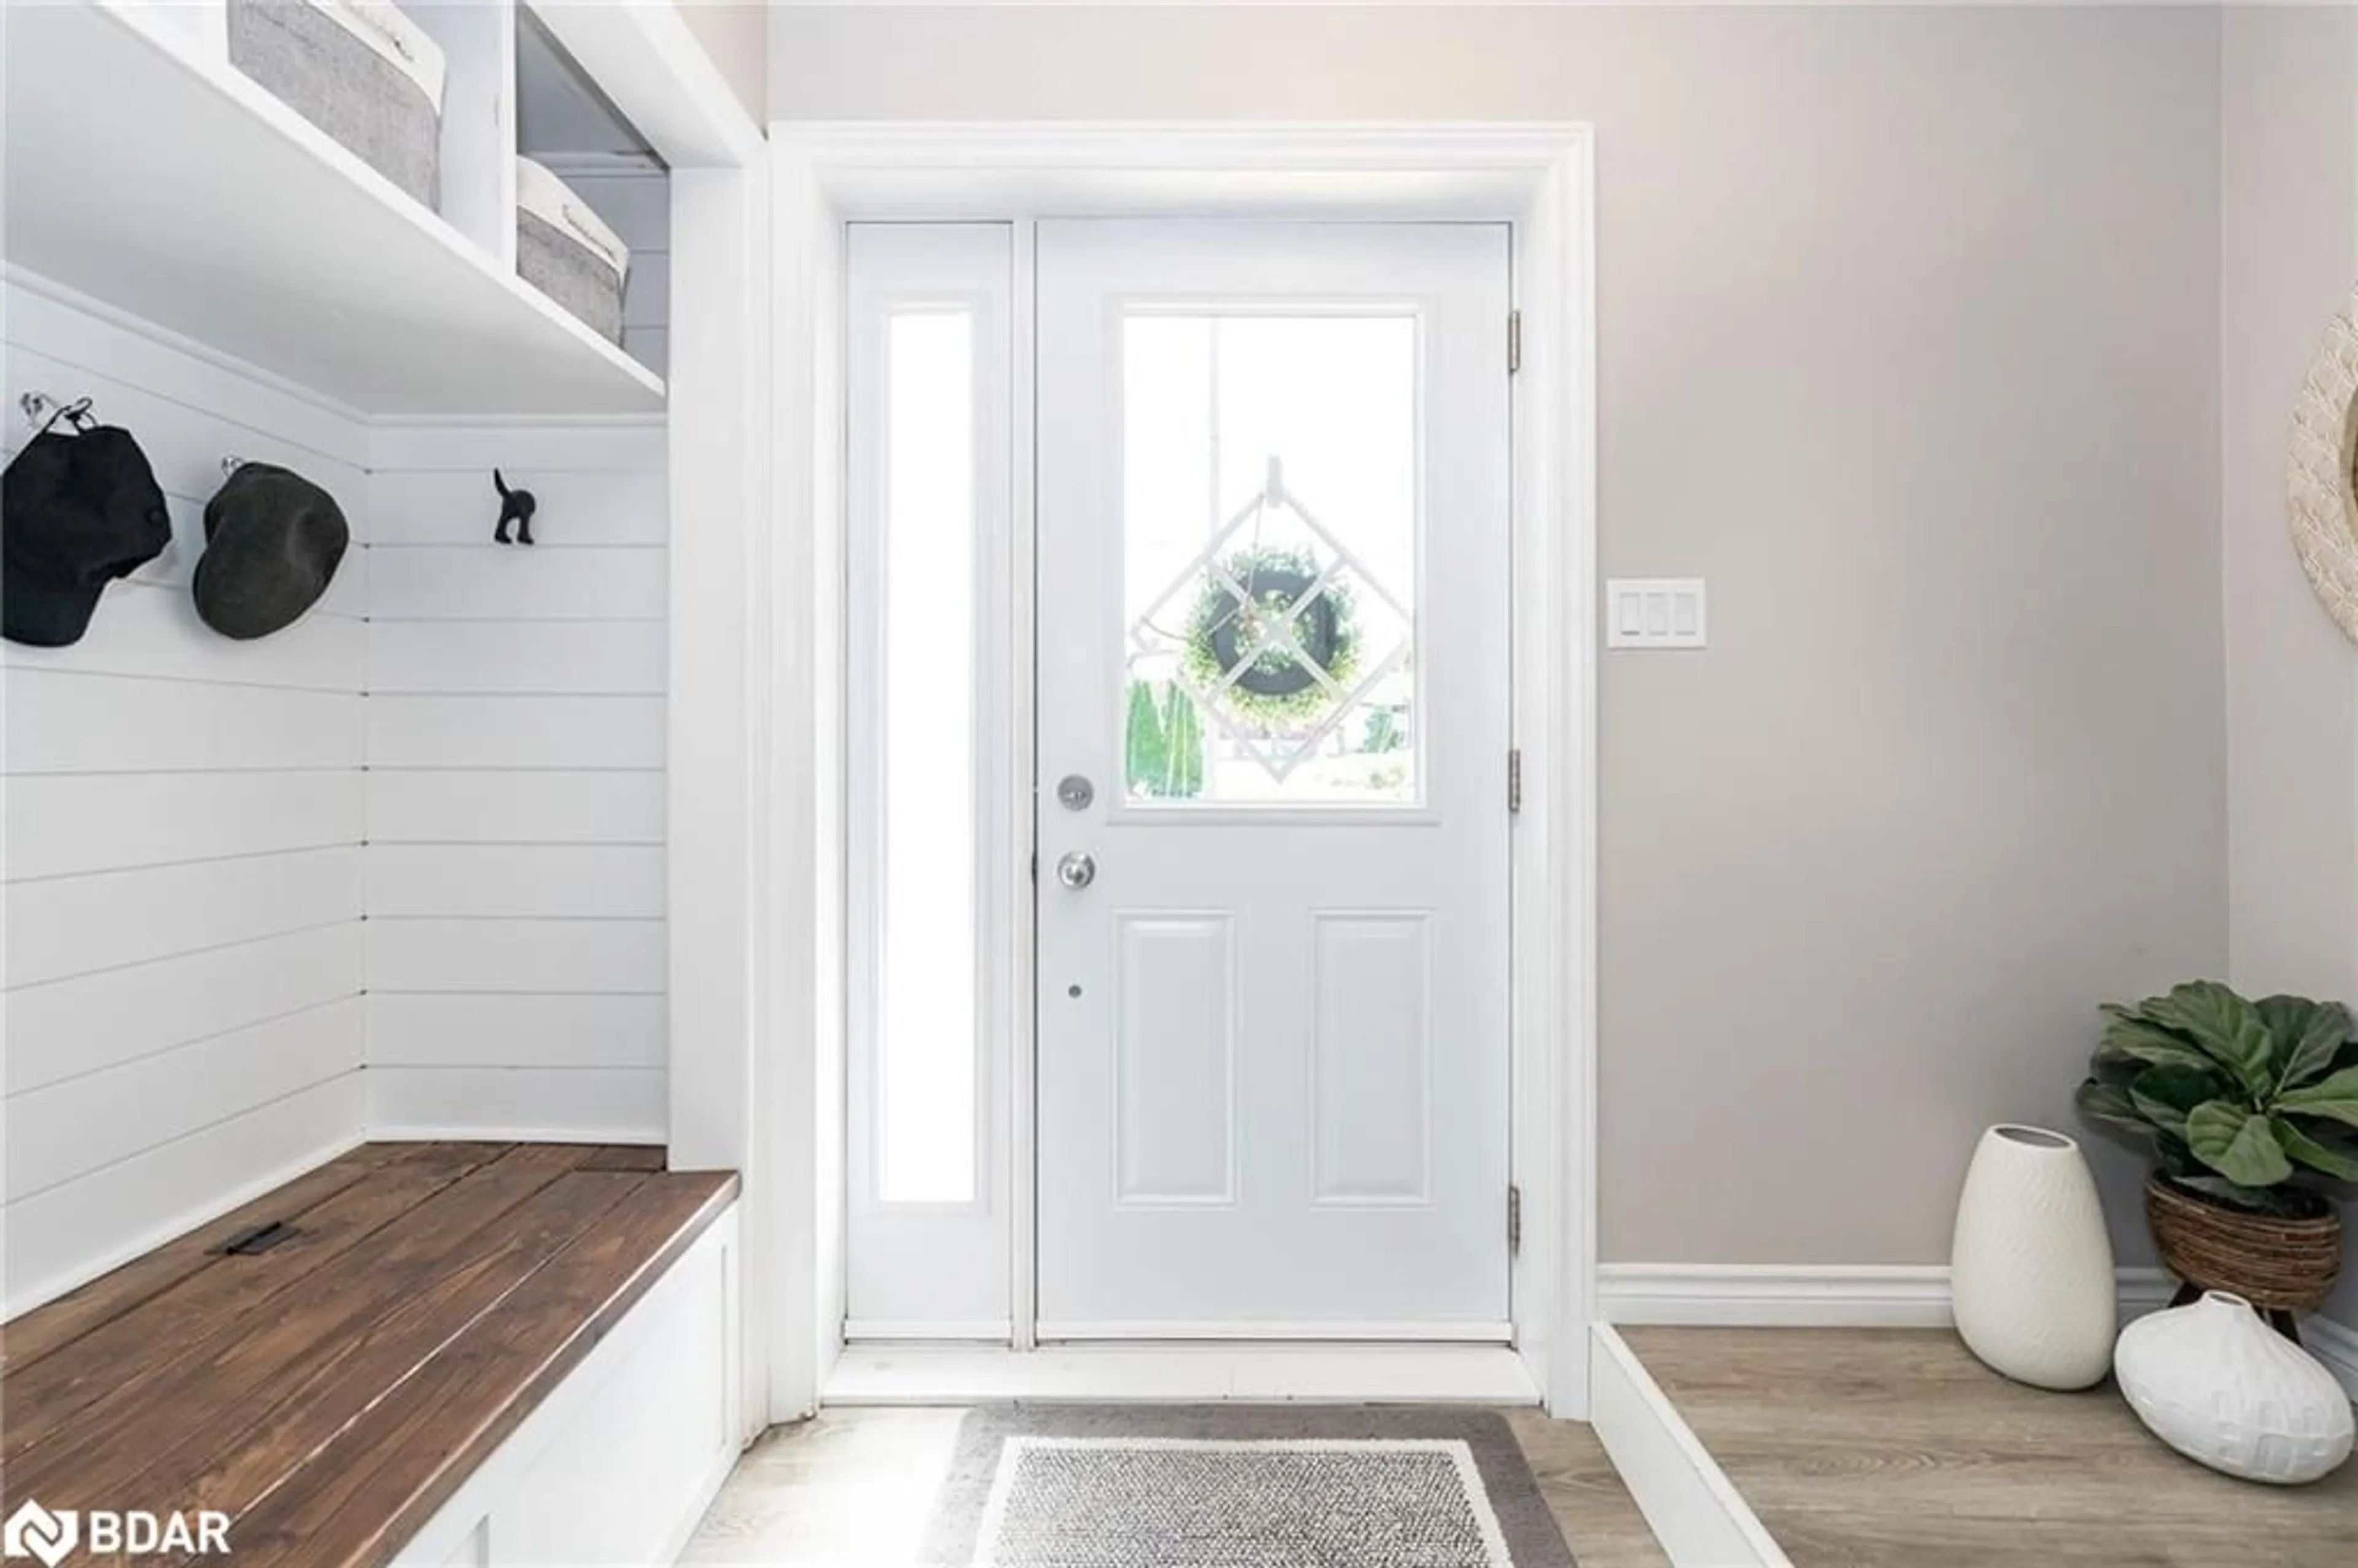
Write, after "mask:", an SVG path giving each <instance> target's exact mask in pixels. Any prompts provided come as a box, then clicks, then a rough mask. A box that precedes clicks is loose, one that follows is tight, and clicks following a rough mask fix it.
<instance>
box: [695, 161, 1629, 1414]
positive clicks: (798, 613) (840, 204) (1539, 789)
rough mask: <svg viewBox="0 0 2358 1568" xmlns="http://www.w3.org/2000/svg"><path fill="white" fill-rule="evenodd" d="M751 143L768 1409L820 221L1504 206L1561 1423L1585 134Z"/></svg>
mask: <svg viewBox="0 0 2358 1568" xmlns="http://www.w3.org/2000/svg"><path fill="white" fill-rule="evenodd" d="M770 141H771V163H772V170H773V183H772V189H771V194H772V203H771V215H772V221H773V234H772V239H773V244H772V255H773V260H774V265H775V269H776V289H775V294H774V296H773V310H774V316H773V319H774V322H775V340H774V346H775V350H776V354H775V359H774V365H775V384H774V395H773V404H772V409H773V417H774V419H775V422H776V423H775V436H774V440H773V451H774V454H775V459H776V470H775V472H776V479H777V484H776V503H775V514H774V519H773V528H772V532H771V538H772V540H773V545H774V551H773V559H772V562H771V568H772V570H771V575H770V577H769V579H768V580H767V581H766V583H763V584H760V585H758V586H757V588H756V590H755V596H756V598H757V600H767V601H768V602H767V605H766V608H767V610H768V611H769V613H768V614H767V615H764V616H763V617H762V618H761V619H762V621H763V622H765V623H766V624H768V625H771V626H774V628H775V629H776V635H775V639H774V643H773V647H772V649H771V651H770V654H769V660H768V663H767V664H766V665H764V666H763V668H762V669H761V670H760V671H759V676H760V679H759V680H758V681H756V682H754V683H752V684H753V688H754V689H756V690H759V689H763V687H766V688H767V689H769V690H770V691H771V692H772V693H773V700H772V701H770V702H769V703H767V704H766V705H763V706H761V707H757V708H752V709H751V710H749V711H747V712H746V713H745V714H744V715H743V718H744V719H746V721H747V722H748V724H749V725H750V728H751V733H752V737H753V742H754V744H755V745H756V747H757V748H763V749H764V750H766V751H767V752H768V753H769V754H770V755H772V756H773V758H774V772H773V773H772V778H773V789H772V791H771V794H770V797H769V799H768V800H767V801H766V802H765V803H764V805H765V806H766V811H765V812H764V813H763V815H765V816H766V817H767V821H766V823H765V824H764V826H765V827H767V828H768V829H769V831H768V832H766V833H762V832H756V833H755V834H753V835H752V842H751V843H750V845H749V849H752V850H753V851H754V852H755V857H756V858H755V861H754V863H753V865H752V875H753V878H754V881H755V885H756V888H757V890H758V892H757V898H758V901H759V903H761V904H762V905H763V911H762V913H763V917H764V918H763V919H762V920H761V921H760V922H759V925H760V926H761V927H762V928H763V929H766V930H767V931H768V932H770V933H772V934H773V940H772V941H771V942H770V943H769V944H768V945H767V948H766V951H764V952H763V954H762V955H761V957H760V961H759V962H757V964H756V966H755V970H754V976H753V986H754V992H755V995H754V998H753V1008H752V1011H753V1014H754V1016H755V1017H756V1018H758V1019H763V1020H764V1021H765V1022H767V1023H768V1024H769V1028H768V1029H767V1030H766V1031H763V1032H761V1033H763V1034H766V1040H765V1042H764V1044H763V1045H762V1046H761V1047H760V1049H762V1050H763V1053H764V1056H765V1061H764V1062H763V1071H762V1072H761V1073H760V1074H758V1075H757V1076H756V1081H757V1082H760V1081H763V1080H764V1079H766V1081H767V1083H768V1085H769V1086H770V1087H769V1088H768V1090H767V1092H766V1093H764V1094H763V1097H762V1102H761V1104H760V1106H759V1107H758V1113H757V1114H756V1116H755V1118H754V1121H755V1129H754V1136H755V1151H754V1158H753V1159H752V1161H751V1162H750V1165H751V1167H752V1169H751V1171H750V1172H749V1177H750V1178H751V1179H752V1181H754V1182H756V1183H758V1184H760V1185H761V1186H763V1187H764V1188H769V1189H771V1190H770V1191H769V1192H768V1193H766V1194H764V1196H766V1197H768V1198H769V1199H770V1201H769V1202H768V1203H767V1204H765V1205H763V1208H764V1209H765V1210H766V1218H767V1226H766V1228H767V1230H768V1234H767V1235H766V1236H765V1237H764V1238H762V1239H763V1242H764V1243H765V1245H762V1246H758V1247H755V1248H752V1249H749V1256H751V1257H752V1258H754V1259H755V1260H756V1267H759V1268H762V1269H763V1270H764V1271H765V1272H766V1274H767V1282H768V1283H769V1285H770V1287H771V1289H770V1291H769V1292H768V1295H769V1300H768V1303H767V1311H768V1313H769V1314H770V1331H771V1336H772V1337H771V1341H770V1355H769V1357H768V1366H769V1374H770V1388H769V1393H770V1401H769V1403H770V1415H771V1417H772V1419H773V1420H780V1421H783V1420H791V1419H794V1418H795V1417H796V1416H799V1415H802V1414H805V1413H807V1412H808V1411H812V1410H814V1409H815V1408H816V1407H817V1398H818V1392H819V1390H820V1389H821V1387H822V1386H823V1385H824V1383H825V1381H826V1378H827V1372H828V1370H829V1368H831V1367H832V1365H833V1362H834V1360H835V1357H836V1356H837V1355H838V1353H839V1351H840V1349H841V1343H842V1342H841V1324H842V1320H843V1294H842V1281H843V1271H842V1258H843V1251H842V1246H843V1228H842V1195H843V1194H842V1176H841V1163H842V1111H843V1098H842V1088H843V1075H842V1064H843V1059H844V1028H843V1019H844V1008H843V974H844V968H843V935H844V913H843V911H844V901H843V894H844V865H845V860H844V849H845V839H844V826H845V825H844V812H843V804H844V803H843V784H842V779H843V765H844V761H845V757H846V748H845V744H844V728H843V697H842V692H843V681H844V675H845V667H844V636H843V633H844V622H843V609H844V606H843V592H844V575H843V571H844V561H845V538H844V517H843V508H842V505H841V495H842V481H841V470H842V466H843V452H844V429H843V418H842V406H841V405H842V398H841V392H840V387H841V382H842V369H843V366H842V353H841V342H842V333H841V312H842V299H843V276H842V246H843V238H842V230H843V225H844V223H845V222H849V221H850V220H853V219H862V218H864V219H884V220H891V219H898V220H946V219H957V218H995V219H1015V220H1021V219H1025V218H1037V217H1044V216H1058V217H1069V216H1081V215H1090V214H1096V215H1105V216H1114V215H1120V216H1126V217H1183V216H1184V217H1236V216H1263V217H1275V216H1286V217H1293V218H1304V217H1310V218H1320V217H1324V218H1335V219H1371V218H1373V219H1394V220H1400V219H1423V220H1432V219H1438V218H1456V219H1487V220H1493V221H1499V220H1503V221H1507V222H1512V223H1513V224H1514V225H1515V259H1514V265H1515V272H1516V280H1515V292H1516V298H1517V301H1518V305H1519V308H1520V310H1521V312H1522V316H1523V335H1522V351H1523V359H1522V369H1521V373H1520V376H1519V377H1518V380H1517V383H1516V392H1515V408H1514V420H1515V423H1514V468H1515V472H1514V496H1515V509H1516V516H1515V527H1514V551H1515V584H1516V586H1515V612H1516V633H1515V641H1516V646H1515V665H1516V675H1515V698H1514V700H1515V733H1516V738H1517V743H1518V744H1519V745H1520V748H1521V750H1522V753H1523V785H1524V796H1523V810H1522V813H1521V815H1520V816H1519V817H1518V818H1517V819H1516V825H1515V829H1514V849H1513V859H1514V867H1515V871H1514V876H1515V892H1514V921H1515V939H1514V940H1515V953H1514V960H1513V973H1514V979H1513V986H1514V997H1513V1001H1512V1009H1513V1011H1512V1016H1513V1019H1514V1029H1515V1041H1514V1063H1515V1110H1514V1118H1515V1125H1514V1129H1513V1133H1514V1141H1515V1179H1516V1181H1517V1183H1518V1184H1519V1185H1520V1187H1521V1190H1522V1194H1523V1247H1522V1250H1521V1253H1520V1256H1519V1258H1518V1259H1517V1260H1516V1265H1515V1282H1514V1293H1515V1316H1516V1325H1517V1336H1518V1342H1519V1345H1520V1348H1521V1350H1522V1353H1523V1355H1524V1357H1525V1359H1526V1361H1527V1363H1528V1364H1529V1365H1530V1367H1531V1375H1532V1378H1533V1380H1534V1381H1535V1382H1536V1383H1538V1385H1539V1386H1540V1388H1541V1390H1543V1392H1544V1395H1545V1399H1546V1403H1547V1406H1548V1409H1549V1410H1550V1411H1552V1412H1553V1413H1554V1414H1556V1415H1558V1416H1562V1417H1566V1418H1572V1419H1585V1417H1586V1415H1587V1412H1588V1380H1589V1379H1588V1355H1587V1351H1588V1346H1589V1341H1590V1336H1589V1332H1588V1330H1589V1325H1590V1323H1591V1322H1592V1321H1593V1320H1594V1318H1595V1302H1596V1290H1595V1268H1596V1264H1595V1256H1596V1239H1595V1238H1596V1223H1595V1209H1596V1126H1595V1076H1596V1027H1595V1019H1596V1007H1595V997H1596V986H1595V977H1596V920H1595V909H1596V883H1595V798H1596V796H1595V775H1596V760H1595V707H1596V704H1595V689H1596V665H1595V651H1594V650H1595V646H1596V639H1595V634H1594V633H1595V602H1596V592H1597V579H1596V479H1595V446H1596V443H1595V429H1596V418H1595V240H1594V222H1595V217H1594V214H1595V208H1594V156H1593V141H1592V135H1591V132H1590V129H1589V127H1587V126H1585V125H1582V124H1509V125H1481V124H1446V125H1404V124H1390V125H1349V124H1339V125H1298V124H1296V125H1286V124H1271V125H1226V126H1217V127H1214V126H1206V125H1201V124H1196V125H1159V124H1135V125H1096V124H1061V125H1044V124H894V125H889V126H888V125H876V124H817V123H795V122H776V123H773V124H772V125H771V127H770ZM1501 330H1504V324H1503V323H1502V324H1501ZM693 522H694V520H693V519H691V518H685V517H683V518H679V519H676V524H677V525H678V526H681V527H687V526H692V525H693ZM763 589H766V591H763ZM754 656H755V657H756V658H759V657H760V656H761V655H760V654H759V652H758V651H757V652H756V654H754ZM715 717H716V718H717V717H719V716H718V715H716V716H715ZM675 1076H677V1075H676V1074H675ZM1503 1221H1504V1217H1503V1216H1501V1222H1502V1223H1503ZM1020 1228H1021V1227H1019V1230H1020ZM764 1254H766V1255H767V1257H766V1262H764V1261H763V1255H764ZM753 1299H756V1300H759V1299H761V1296H760V1295H759V1294H756V1295H755V1296H754V1298H753ZM1559 1352H1561V1353H1559Z"/></svg>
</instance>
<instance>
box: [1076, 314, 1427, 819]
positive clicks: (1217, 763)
mask: <svg viewBox="0 0 2358 1568" xmlns="http://www.w3.org/2000/svg"><path fill="white" fill-rule="evenodd" d="M1418 325H1419V324H1418V321H1417V319H1416V318H1415V316H1413V315H1412V314H1408V313H1405V312H1401V313H1393V314H1346V313H1339V312H1338V313H1325V314H1303V315H1275V314H1249V315H1238V314H1220V315H1216V314H1205V313H1189V312H1186V311H1184V310H1138V311H1133V312H1132V313H1131V314H1130V315H1129V316H1128V317H1127V318H1126V319H1124V321H1123V323H1122V339H1121V347H1122V394H1123V410H1122V425H1123V450H1122V459H1123V463H1122V480H1123V488H1122V546H1123V549H1122V563H1123V572H1122V584H1123V595H1124V605H1123V610H1124V613H1123V618H1122V627H1123V637H1124V643H1125V646H1124V648H1123V650H1122V654H1123V665H1124V669H1125V672H1126V678H1125V679H1124V681H1123V683H1122V697H1121V700H1122V704H1123V708H1122V713H1121V728H1120V734H1121V737H1122V760H1123V770H1122V771H1123V775H1124V781H1125V784H1126V794H1127V799H1128V800H1129V801H1130V804H1132V805H1134V806H1166V807H1184V806H1187V805H1188V804H1190V803H1206V804H1212V805H1222V806H1235V805H1246V806H1251V805H1268V806H1413V805H1415V804H1417V803H1418V802H1419V801H1420V800H1421V799H1422V768H1421V766H1420V761H1421V756H1422V748H1421V743H1420V738H1419V731H1420V729H1421V727H1422V726H1421V723H1420V720H1421V719H1422V700H1421V694H1420V691H1419V680H1418V676H1417V656H1416V655H1417V648H1416V589H1417V578H1418V565H1419V559H1418V557H1419V549H1420V543H1421V541H1420V533H1421V530H1420V528H1419V516H1418V513H1419V506H1418V494H1419V489H1418V466H1419V465H1418V458H1419V453H1418V449H1417V448H1418V408H1417V383H1418V375H1417V359H1418ZM1043 612H1044V613H1050V612H1053V611H1052V610H1051V608H1050V607H1045V606H1044V607H1043Z"/></svg>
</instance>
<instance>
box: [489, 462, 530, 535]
mask: <svg viewBox="0 0 2358 1568" xmlns="http://www.w3.org/2000/svg"><path fill="white" fill-rule="evenodd" d="M492 488H493V489H495V490H497V491H498V492H500V525H499V526H498V527H497V528H494V529H492V542H493V543H495V544H501V545H504V544H507V543H508V542H509V540H508V524H511V523H513V524H515V531H516V534H515V541H514V542H515V543H516V544H519V545H529V544H531V543H532V514H534V513H535V512H537V511H539V510H540V503H539V502H538V501H536V500H535V499H534V498H533V493H532V492H530V491H528V490H510V489H509V488H508V481H506V480H504V479H502V478H501V477H500V470H497V469H493V470H492Z"/></svg>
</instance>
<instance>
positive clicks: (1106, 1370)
mask: <svg viewBox="0 0 2358 1568" xmlns="http://www.w3.org/2000/svg"><path fill="white" fill-rule="evenodd" d="M991 1400H1067V1401H1070V1402H1072V1403H1076V1404H1163V1403H1195V1402H1199V1401H1201V1402H1210V1401H1218V1400H1313V1401H1316V1402H1320V1403H1326V1404H1476V1405H1535V1404H1537V1403H1539V1402H1540V1392H1539V1389H1538V1386H1537V1385H1536V1384H1534V1383H1533V1382H1532V1381H1531V1372H1530V1370H1529V1368H1526V1367H1525V1366H1524V1365H1523V1358H1522V1357H1521V1356H1520V1355H1519V1354H1517V1353H1516V1352H1515V1351H1514V1350H1512V1349H1510V1348H1509V1347H1508V1346H1503V1345H1336V1344H1314V1345H1313V1344H1293V1345H1271V1344H1260V1345H1249V1344H1239V1343H1234V1342H1228V1343H1204V1344H1187V1345H1174V1344H1157V1345H1135V1344H1132V1345H1055V1346H1043V1347H1042V1348H1040V1349H1038V1350H1011V1349H1009V1348H1007V1347H1006V1346H1001V1345H908V1344H895V1345H847V1346H844V1348H843V1354H842V1355H841V1356H840V1357H838V1358H837V1360H836V1363H835V1368H834V1370H833V1371H831V1372H830V1373H828V1374H827V1384H826V1387H825V1388H824V1389H823V1390H821V1391H820V1395H819V1402H820V1403H822V1404H828V1405H964V1404H980V1403H987V1402H989V1401H991Z"/></svg>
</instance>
